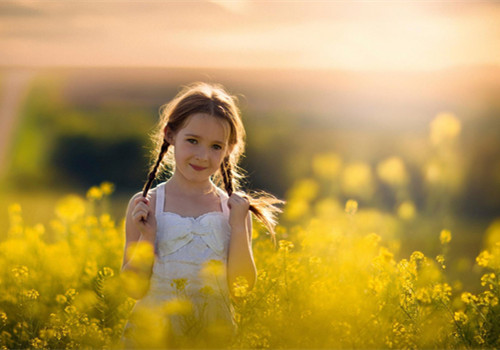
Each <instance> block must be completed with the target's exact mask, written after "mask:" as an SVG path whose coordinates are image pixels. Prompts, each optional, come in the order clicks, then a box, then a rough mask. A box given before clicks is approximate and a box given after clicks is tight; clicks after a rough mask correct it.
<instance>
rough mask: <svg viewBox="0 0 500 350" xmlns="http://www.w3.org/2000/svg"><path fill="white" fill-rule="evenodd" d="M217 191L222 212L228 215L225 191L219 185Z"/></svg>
mask: <svg viewBox="0 0 500 350" xmlns="http://www.w3.org/2000/svg"><path fill="white" fill-rule="evenodd" d="M217 192H218V194H219V198H220V206H221V207H222V212H223V213H224V215H227V216H229V207H228V206H227V200H228V199H229V197H228V196H227V193H226V192H224V190H222V189H221V188H220V187H218V186H217Z"/></svg>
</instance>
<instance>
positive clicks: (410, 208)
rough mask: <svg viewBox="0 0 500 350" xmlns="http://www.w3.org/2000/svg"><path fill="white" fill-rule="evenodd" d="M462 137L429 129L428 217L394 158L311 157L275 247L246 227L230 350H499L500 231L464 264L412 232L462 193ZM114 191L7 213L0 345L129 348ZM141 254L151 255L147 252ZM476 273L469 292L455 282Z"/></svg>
mask: <svg viewBox="0 0 500 350" xmlns="http://www.w3.org/2000/svg"><path fill="white" fill-rule="evenodd" d="M460 128H461V125H460V123H459V122H458V121H457V120H456V119H454V118H453V117H452V116H449V115H443V116H441V117H438V118H436V120H435V121H434V122H433V125H431V135H430V136H431V137H430V142H431V143H432V144H433V145H434V146H433V147H435V149H436V151H435V152H434V154H433V156H432V157H430V158H429V159H428V160H427V161H426V163H425V167H424V166H423V169H422V172H423V173H424V175H425V179H426V186H427V188H428V191H429V193H434V194H435V193H439V197H438V198H435V197H433V196H432V195H430V194H429V196H428V197H426V201H423V202H424V204H425V208H422V207H419V206H418V205H416V204H415V202H414V201H413V200H412V198H410V195H409V191H408V187H409V186H410V184H411V181H412V180H411V179H410V178H409V176H408V172H407V169H406V165H405V161H404V160H403V159H401V158H399V157H389V158H387V159H385V160H384V161H382V162H380V163H378V164H376V165H375V166H372V165H368V164H364V163H344V162H343V160H342V159H341V158H340V157H339V156H338V155H335V154H320V155H317V156H316V157H314V159H312V168H313V169H314V175H313V176H311V177H310V178H306V179H302V180H300V181H298V182H297V183H296V184H295V185H294V186H293V187H292V188H291V189H290V190H289V191H288V195H287V198H286V200H287V204H286V206H285V208H284V212H283V214H282V216H281V218H280V224H279V226H278V228H277V231H278V232H277V240H276V245H273V243H272V241H271V239H270V238H269V237H268V236H267V235H266V234H265V233H264V231H263V229H262V227H260V226H259V225H257V224H256V225H255V227H254V233H253V234H254V246H253V248H254V255H255V260H256V264H257V268H258V281H257V283H256V286H255V288H254V289H253V290H252V291H248V290H247V288H246V285H245V281H240V284H239V285H238V293H239V294H240V296H241V302H240V303H238V304H236V305H235V311H236V322H237V325H238V331H237V333H236V335H235V336H234V337H233V338H232V339H231V344H230V346H231V347H233V348H271V349H275V348H294V349H296V348H314V349H317V348H397V349H406V348H411V349H413V348H453V349H456V348H464V349H468V348H498V347H499V346H500V306H499V303H498V301H499V297H500V283H499V279H498V275H499V273H500V245H499V244H498V243H497V242H500V223H499V222H498V221H493V222H492V223H491V225H490V227H489V228H488V230H487V232H486V236H485V237H486V239H485V244H484V247H483V249H482V250H481V251H479V252H478V254H477V257H476V259H475V261H471V262H470V263H469V264H467V263H466V262H465V263H464V261H466V259H465V258H463V259H461V257H460V256H456V254H455V255H454V254H453V251H452V247H451V245H452V243H453V241H454V239H455V238H456V236H455V234H454V232H453V231H451V230H449V228H448V227H440V228H439V229H438V230H436V231H435V232H434V231H433V232H428V231H426V232H423V231H422V232H420V231H419V230H429V228H428V227H435V226H436V225H440V224H439V223H438V224H435V225H427V226H426V225H422V224H419V222H424V221H425V222H427V221H429V220H432V219H429V217H431V218H432V216H429V215H428V214H427V215H425V214H424V212H425V210H428V211H433V210H434V211H435V210H437V209H436V208H439V213H442V215H443V216H445V217H446V218H450V215H451V214H450V212H449V211H448V208H449V206H450V205H449V202H451V201H452V199H453V193H454V191H455V190H456V189H457V188H460V186H461V173H460V171H457V169H458V167H459V163H458V161H457V157H456V153H454V152H456V151H455V150H454V148H453V147H454V146H453V140H455V139H456V138H457V137H458V135H459V133H460ZM375 180H376V181H377V182H379V183H383V184H384V185H385V186H386V188H388V189H389V190H390V193H391V194H392V196H393V198H394V201H395V203H396V205H395V208H394V210H393V211H383V210H381V209H377V208H376V207H374V206H369V205H365V204H364V203H368V202H367V200H366V198H365V196H367V195H368V194H370V193H372V194H375V193H376V189H375V185H374V183H375ZM112 192H113V185H112V184H110V183H103V184H101V185H100V186H95V187H92V188H91V189H90V190H89V191H88V192H87V197H86V198H81V197H79V196H77V195H68V196H66V197H64V198H62V199H60V200H59V201H58V202H57V203H55V204H54V216H53V219H52V220H51V221H50V224H49V225H47V226H42V225H35V226H28V225H26V224H24V222H23V214H22V208H21V207H20V206H19V205H17V204H12V205H11V206H10V208H9V217H10V223H9V224H8V225H5V226H4V227H6V228H5V229H6V230H8V232H7V235H6V236H7V238H6V239H5V240H4V241H2V242H0V264H1V266H2V270H1V271H0V347H2V348H5V349H13V348H55V349H63V348H84V349H85V348H87V349H94V348H108V349H109V348H121V347H123V343H122V342H121V336H122V332H123V328H124V326H125V324H126V322H127V319H128V317H129V314H130V311H131V309H132V307H133V305H134V300H133V299H132V298H130V297H128V296H127V295H128V294H127V291H130V290H131V289H141V288H145V287H147V284H146V283H145V281H144V280H143V279H141V277H140V276H131V275H125V276H124V275H123V274H120V266H121V262H122V254H123V251H122V250H123V246H124V227H123V220H120V221H118V222H117V221H115V220H113V219H112V217H111V216H110V214H109V213H108V210H107V208H108V207H109V206H108V204H107V203H108V201H109V196H110V195H111V194H112ZM346 198H347V199H346ZM429 208H431V209H429ZM410 228H411V230H413V231H415V232H417V233H421V234H422V235H425V236H426V237H431V241H432V242H431V245H432V246H433V247H434V249H433V250H431V251H433V252H434V251H437V252H438V253H437V254H434V253H432V255H431V254H424V253H423V252H421V251H413V252H411V253H409V254H406V253H405V252H404V251H402V249H401V246H402V245H404V242H403V240H404V239H406V238H407V236H405V232H406V231H407V230H409V229H410ZM142 248H144V247H140V246H139V247H136V249H139V250H141V249H142ZM139 252H140V251H139ZM142 253H143V256H144V259H148V258H151V255H150V251H148V250H147V249H145V250H144V251H143V252H142ZM452 256H453V258H452ZM208 268H212V269H213V270H217V269H216V267H213V266H212V267H208ZM457 271H461V272H462V275H460V274H457ZM469 272H470V273H469ZM472 272H474V273H472ZM471 274H472V276H473V278H474V276H475V275H477V280H476V281H475V283H474V285H469V282H465V281H461V280H460V279H457V277H456V276H464V275H471ZM180 288H182V286H180ZM186 313H189V305H186V303H185V302H184V301H183V300H178V301H171V302H169V303H168V304H166V305H163V306H162V307H161V308H158V309H157V310H154V312H150V313H143V314H140V315H138V316H137V317H140V318H141V319H142V321H143V322H141V339H140V341H141V347H144V348H159V347H164V346H165V345H166V344H167V342H168V334H169V333H168V332H169V330H168V324H167V327H164V326H161V327H160V326H159V325H160V318H164V317H166V316H167V315H169V314H186ZM227 335H228V333H227V330H226V329H223V328H221V327H218V326H217V325H214V327H213V328H210V329H209V334H208V336H207V337H206V338H204V340H199V339H197V340H193V342H192V343H189V344H184V345H185V346H186V347H217V346H218V345H219V344H220V343H219V341H220V339H221V338H222V337H223V338H225V339H226V338H227Z"/></svg>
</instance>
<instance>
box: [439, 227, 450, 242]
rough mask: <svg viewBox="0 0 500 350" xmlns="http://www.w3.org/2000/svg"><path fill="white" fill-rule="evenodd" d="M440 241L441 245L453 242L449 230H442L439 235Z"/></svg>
mask: <svg viewBox="0 0 500 350" xmlns="http://www.w3.org/2000/svg"><path fill="white" fill-rule="evenodd" d="M439 241H440V242H441V244H447V243H450V241H451V232H450V231H449V230H442V231H441V233H440V234H439Z"/></svg>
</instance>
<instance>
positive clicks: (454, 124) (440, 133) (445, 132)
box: [430, 113, 462, 145]
mask: <svg viewBox="0 0 500 350" xmlns="http://www.w3.org/2000/svg"><path fill="white" fill-rule="evenodd" d="M461 130H462V124H461V123H460V121H459V120H458V119H457V117H456V116H455V115H454V114H452V113H440V114H438V115H437V116H436V118H434V120H433V121H432V122H431V135H430V137H431V142H432V143H433V144H434V145H438V144H440V143H443V142H446V141H451V140H453V139H455V138H456V137H457V136H458V135H459V134H460V131H461Z"/></svg>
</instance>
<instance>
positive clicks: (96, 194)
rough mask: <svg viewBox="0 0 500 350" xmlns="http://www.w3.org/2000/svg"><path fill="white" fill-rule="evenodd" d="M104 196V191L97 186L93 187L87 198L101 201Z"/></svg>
mask: <svg viewBox="0 0 500 350" xmlns="http://www.w3.org/2000/svg"><path fill="white" fill-rule="evenodd" d="M102 196H103V191H102V190H101V189H100V188H99V187H97V186H92V187H91V188H90V189H89V190H88V191H87V198H88V199H89V200H91V201H92V200H99V199H101V198H102Z"/></svg>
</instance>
